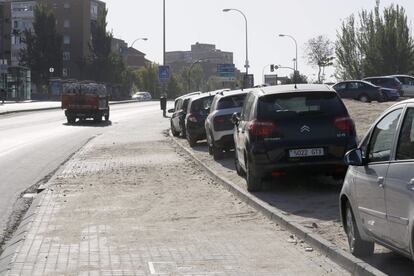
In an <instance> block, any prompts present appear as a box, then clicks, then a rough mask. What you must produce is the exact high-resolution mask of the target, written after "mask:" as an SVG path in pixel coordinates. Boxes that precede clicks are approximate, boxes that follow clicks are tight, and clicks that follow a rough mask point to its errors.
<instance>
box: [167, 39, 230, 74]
mask: <svg viewBox="0 0 414 276" xmlns="http://www.w3.org/2000/svg"><path fill="white" fill-rule="evenodd" d="M165 59H166V63H167V65H169V66H170V67H171V69H172V70H173V71H174V72H180V71H181V69H182V68H183V67H184V66H190V65H191V64H192V63H194V62H196V61H198V60H200V61H203V62H201V63H200V64H201V66H202V67H203V72H204V80H206V81H207V80H208V79H209V78H210V77H211V76H216V75H217V65H218V64H233V53H232V52H225V51H221V50H219V49H216V45H214V44H205V43H198V42H197V43H196V44H193V45H191V51H173V52H167V53H166V56H165Z"/></svg>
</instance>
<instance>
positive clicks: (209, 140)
mask: <svg viewBox="0 0 414 276" xmlns="http://www.w3.org/2000/svg"><path fill="white" fill-rule="evenodd" d="M207 133H208V132H207ZM207 146H208V154H209V155H213V146H212V144H211V134H207Z"/></svg>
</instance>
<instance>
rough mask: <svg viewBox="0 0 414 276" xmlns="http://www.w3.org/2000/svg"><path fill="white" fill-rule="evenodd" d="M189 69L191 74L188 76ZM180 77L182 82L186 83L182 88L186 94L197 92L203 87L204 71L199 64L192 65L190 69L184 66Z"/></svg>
mask: <svg viewBox="0 0 414 276" xmlns="http://www.w3.org/2000/svg"><path fill="white" fill-rule="evenodd" d="M190 68H191V74H189V71H190ZM180 76H181V79H182V81H183V82H184V83H186V85H185V86H184V87H185V90H186V91H188V92H193V91H199V90H200V89H201V88H202V87H203V85H204V71H203V67H202V66H201V65H200V64H194V65H193V66H192V67H191V66H184V67H183V69H181V73H180ZM189 77H190V80H189ZM189 86H190V87H189Z"/></svg>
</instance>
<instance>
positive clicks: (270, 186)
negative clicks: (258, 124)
mask: <svg viewBox="0 0 414 276" xmlns="http://www.w3.org/2000/svg"><path fill="white" fill-rule="evenodd" d="M344 102H345V104H346V106H347V109H348V111H349V113H350V115H351V117H352V118H353V119H354V121H355V124H356V129H357V134H358V138H359V139H361V138H362V137H363V135H364V134H365V133H366V131H367V130H368V129H369V127H370V126H371V125H372V123H373V122H374V120H375V119H376V118H377V117H378V116H379V115H380V114H381V113H382V112H383V111H384V110H385V109H387V108H388V107H389V106H391V105H392V104H393V102H385V103H377V102H373V103H361V102H357V101H352V100H344ZM177 141H178V142H179V143H180V144H181V145H182V146H184V147H187V148H188V149H190V147H189V146H188V143H187V141H186V140H185V139H180V138H178V139H177ZM192 151H193V152H194V154H195V155H196V157H197V158H198V159H200V160H201V161H202V162H203V163H205V164H206V165H207V166H208V167H209V168H211V169H212V170H213V171H214V172H216V173H217V174H219V175H220V176H221V177H224V178H226V179H227V180H229V181H231V182H232V183H234V184H235V185H237V186H238V187H240V188H242V189H244V190H246V181H245V179H244V178H242V177H240V176H238V175H237V173H236V172H235V166H234V152H233V151H230V152H227V153H225V154H224V156H223V158H222V159H221V160H219V161H214V160H213V158H212V157H211V156H210V155H209V153H208V147H207V143H206V142H205V141H201V142H199V143H198V144H197V145H196V146H195V147H194V148H192ZM341 186H342V183H341V181H335V180H333V179H332V178H331V177H324V176H311V177H309V176H302V175H300V173H299V174H297V175H294V176H292V175H288V176H286V177H283V178H278V179H274V180H272V181H268V182H266V183H265V188H264V190H263V191H262V192H259V193H255V194H254V195H255V196H257V198H259V199H261V200H263V201H265V202H267V203H269V204H270V205H272V206H274V207H276V208H277V209H279V210H280V211H282V212H283V214H285V215H287V216H289V217H290V218H292V219H294V220H295V221H296V222H298V223H300V224H301V225H303V226H305V227H307V228H309V229H312V231H314V232H315V233H318V234H319V235H320V236H322V237H323V238H324V239H326V240H329V241H330V242H332V243H333V244H335V245H337V246H339V247H340V248H342V249H343V250H346V251H348V244H347V241H346V235H345V233H344V231H343V229H342V226H341V223H340V219H339V206H338V205H339V204H338V195H339V193H340V190H341ZM365 261H367V262H368V263H370V264H371V265H373V266H375V267H376V268H378V269H380V270H381V271H383V272H384V273H386V274H389V275H402V274H407V273H409V272H412V271H414V263H412V262H411V261H410V260H408V259H406V258H404V257H401V256H399V255H397V254H395V253H392V252H390V251H389V250H387V249H385V248H383V247H381V246H376V249H375V254H374V256H373V257H370V258H368V259H365Z"/></svg>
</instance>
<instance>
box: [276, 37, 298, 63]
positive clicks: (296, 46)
mask: <svg viewBox="0 0 414 276" xmlns="http://www.w3.org/2000/svg"><path fill="white" fill-rule="evenodd" d="M279 37H289V38H291V39H292V40H293V42H295V48H296V58H295V71H298V43H297V41H296V39H295V38H294V37H293V36H291V35H287V34H279Z"/></svg>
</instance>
